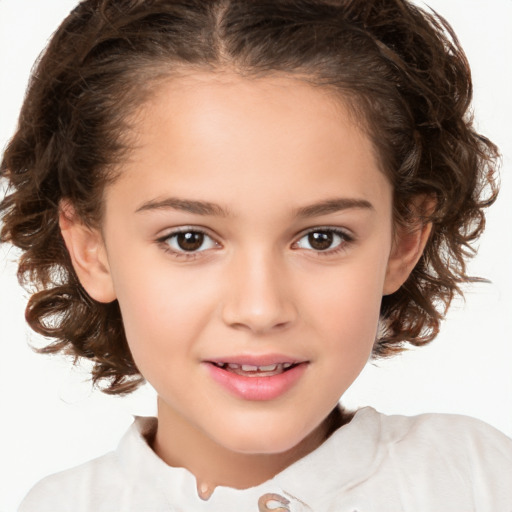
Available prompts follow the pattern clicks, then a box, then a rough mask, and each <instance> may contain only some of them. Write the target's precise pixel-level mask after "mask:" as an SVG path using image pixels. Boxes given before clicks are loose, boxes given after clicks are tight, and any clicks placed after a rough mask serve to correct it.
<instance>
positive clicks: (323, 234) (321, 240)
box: [308, 231, 334, 251]
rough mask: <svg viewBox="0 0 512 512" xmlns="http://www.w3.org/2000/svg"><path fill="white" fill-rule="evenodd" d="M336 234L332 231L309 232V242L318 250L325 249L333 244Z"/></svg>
mask: <svg viewBox="0 0 512 512" xmlns="http://www.w3.org/2000/svg"><path fill="white" fill-rule="evenodd" d="M333 239H334V236H333V233H332V232H331V231H314V232H313V233H309V235H308V242H309V245H310V246H311V248H313V249H315V250H316V251H325V250H327V249H329V248H330V247H331V245H332V242H333Z"/></svg>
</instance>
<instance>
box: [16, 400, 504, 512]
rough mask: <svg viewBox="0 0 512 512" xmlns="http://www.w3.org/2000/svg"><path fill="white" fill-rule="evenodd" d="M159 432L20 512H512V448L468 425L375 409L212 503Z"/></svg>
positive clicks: (68, 476)
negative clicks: (158, 449)
mask: <svg viewBox="0 0 512 512" xmlns="http://www.w3.org/2000/svg"><path fill="white" fill-rule="evenodd" d="M155 429H156V419H155V418H136V420H135V422H134V424H133V425H132V426H131V427H130V429H129V430H128V432H127V433H126V434H125V436H124V437H123V439H122V440H121V442H120V444H119V447H118V448H117V450H116V451H115V452H112V453H109V454H107V455H104V456H103V457H100V458H98V459H95V460H92V461H90V462H87V463H86V464H83V465H81V466H78V467H76V468H74V469H71V470H68V471H64V472H62V473H58V474H56V475H52V476H49V477H47V478H45V479H44V480H42V481H41V482H39V483H38V484H37V485H36V486H35V487H34V488H33V489H32V490H31V491H30V493H29V494H28V496H27V497H26V498H25V500H24V501H23V503H22V505H21V508H20V510H19V512H61V511H66V512H128V511H130V512H131V511H133V512H135V511H136V512H164V511H166V512H169V511H172V512H196V511H197V512H203V511H220V512H265V511H268V510H278V511H279V512H284V511H290V512H306V511H308V512H309V511H315V512H401V511H408V512H512V440H511V439H509V438H508V437H506V436H505V435H504V434H502V433H500V432H498V431H497V430H495V429H494V428H492V427H490V426H489V425H486V424H485V423H483V422H480V421H478V420H474V419H471V418H467V417H464V416H455V415H443V414H425V415H421V416H416V417H406V416H386V415H383V414H380V413H378V412H377V411H375V410H374V409H372V408H370V407H366V408H363V409H361V410H359V411H358V412H357V413H356V415H355V416H354V418H353V419H352V421H351V422H350V423H348V424H346V425H344V426H342V427H341V428H340V429H338V430H337V431H336V432H335V433H334V434H333V435H332V436H331V437H330V438H329V439H327V440H326V441H325V442H324V443H323V444H322V445H321V446H319V447H318V448H317V449H316V450H315V451H313V452H312V453H310V454H309V455H307V456H306V457H304V458H303V459H301V460H299V461H297V462H296V463H294V464H293V465H291V466H290V467H288V468H286V469H285V470H284V471H282V472H281V473H279V474H278V475H276V476H275V477H274V478H272V479H271V480H269V481H267V482H265V483H263V484H261V485H258V486H257V487H252V488H250V489H244V490H237V489H232V488H228V487H217V488H216V489H215V491H214V493H213V495H212V496H211V497H210V499H209V500H207V501H203V500H201V499H200V498H199V497H198V495H197V491H196V481H195V478H194V476H193V475H192V474H191V473H189V472H188V471H187V470H185V469H183V468H174V467H170V466H168V465H166V464H165V463H164V462H163V461H162V460H161V459H160V458H158V456H157V455H156V454H155V453H154V452H153V451H152V449H151V448H150V447H149V446H148V444H147V442H146V440H145V436H146V435H148V434H150V433H151V432H154V431H155ZM177 442H179V440H178V441H177ZM258 503H259V504H258ZM276 507H281V508H277V509H276Z"/></svg>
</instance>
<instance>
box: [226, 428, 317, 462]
mask: <svg viewBox="0 0 512 512" xmlns="http://www.w3.org/2000/svg"><path fill="white" fill-rule="evenodd" d="M227 432H228V430H227V429H226V430H225V431H224V432H223V440H222V441H224V442H222V441H221V444H222V445H224V447H225V448H227V449H229V450H231V451H233V452H236V453H240V454H244V455H263V454H265V455H273V454H280V453H284V452H287V451H291V450H293V449H294V448H295V447H297V446H298V445H299V444H301V443H302V441H304V440H305V439H306V438H307V437H308V435H309V434H310V433H311V432H310V431H309V430H298V429H297V428H296V427H293V426H292V428H284V429H283V426H282V425H277V424H274V425H273V426H272V428H269V426H268V425H265V428H261V429H258V428H254V427H252V428H245V429H241V430H235V431H233V432H230V434H232V435H229V437H228V436H226V433H227ZM226 437H227V439H228V440H229V441H227V442H226ZM219 441H220V440H219ZM219 441H217V442H219Z"/></svg>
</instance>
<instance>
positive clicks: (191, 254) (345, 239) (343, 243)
mask: <svg viewBox="0 0 512 512" xmlns="http://www.w3.org/2000/svg"><path fill="white" fill-rule="evenodd" d="M187 233H194V234H196V235H197V234H199V235H202V236H203V237H204V238H205V239H210V240H211V241H212V242H213V244H214V245H216V246H217V247H218V246H220V244H219V243H218V242H216V241H215V239H214V238H213V237H211V236H210V235H209V234H208V233H207V232H206V231H205V230H203V229H200V228H193V227H183V228H180V229H178V230H175V231H172V232H171V233H168V234H166V235H165V236H162V237H160V238H158V239H157V243H159V244H160V245H161V246H162V248H163V250H164V251H165V252H167V253H170V254H172V255H173V257H175V258H179V259H185V260H187V261H191V260H194V259H196V258H197V257H199V256H200V254H201V253H202V252H205V251H206V250H208V249H203V250H202V251H199V250H195V251H185V250H174V249H172V248H171V247H170V245H169V241H170V240H172V239H173V238H176V237H178V236H179V235H180V234H187ZM312 233H330V234H331V235H334V236H336V237H339V238H340V242H339V244H338V245H337V246H336V247H335V248H333V249H330V248H328V249H325V250H315V249H306V250H307V251H311V252H312V253H314V254H315V256H319V257H325V256H332V255H335V254H338V253H340V252H342V251H344V250H346V249H347V245H349V244H351V243H353V242H354V237H353V236H352V235H350V234H349V233H347V231H345V230H343V229H340V228H334V227H327V226H325V227H324V226H317V227H314V228H311V229H308V230H307V231H305V232H303V233H302V234H301V235H300V237H299V238H298V239H297V241H295V242H294V243H293V244H292V246H296V245H297V244H298V243H299V242H300V241H301V240H302V239H304V238H306V237H308V236H309V235H311V234H312ZM203 243H204V241H203ZM203 243H202V244H201V245H203ZM298 249H300V247H298V248H295V249H294V250H298Z"/></svg>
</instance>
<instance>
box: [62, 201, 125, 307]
mask: <svg viewBox="0 0 512 512" xmlns="http://www.w3.org/2000/svg"><path fill="white" fill-rule="evenodd" d="M59 226H60V231H61V233H62V238H64V242H65V244H66V248H67V250H68V252H69V256H70V258H71V263H72V264H73V268H74V269H75V272H76V275H77V276H78V279H79V280H80V283H81V284H82V286H83V287H84V289H85V291H86V292H87V293H88V294H89V295H90V296H91V297H92V298H93V299H94V300H96V301H98V302H104V303H106V302H112V301H113V300H115V299H116V295H115V292H114V286H113V283H112V279H111V276H110V269H109V264H108V258H107V252H106V249H105V244H104V242H103V237H102V235H101V233H100V232H99V230H96V229H92V228H90V227H88V226H87V225H85V224H84V222H83V221H82V220H81V219H80V218H79V217H78V215H77V214H76V212H75V209H74V208H73V206H72V205H71V203H69V202H67V201H62V202H61V205H60V213H59Z"/></svg>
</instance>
